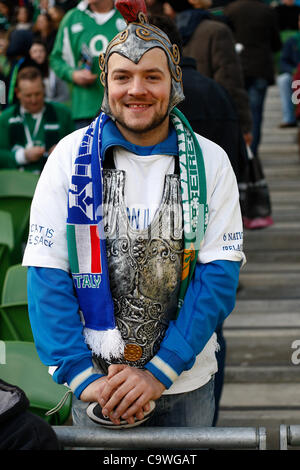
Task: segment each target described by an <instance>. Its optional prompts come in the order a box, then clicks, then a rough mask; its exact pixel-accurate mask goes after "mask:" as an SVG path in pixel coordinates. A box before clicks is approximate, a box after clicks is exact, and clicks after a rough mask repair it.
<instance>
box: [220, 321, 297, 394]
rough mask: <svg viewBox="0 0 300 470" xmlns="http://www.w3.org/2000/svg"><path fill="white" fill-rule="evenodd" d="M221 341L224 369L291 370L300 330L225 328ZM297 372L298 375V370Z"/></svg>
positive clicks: (295, 359)
mask: <svg viewBox="0 0 300 470" xmlns="http://www.w3.org/2000/svg"><path fill="white" fill-rule="evenodd" d="M224 337H225V340H226V364H227V365H234V366H248V367H250V366H251V367H252V366H266V367H269V366H272V365H277V366H283V367H290V366H291V365H294V364H293V363H295V364H296V363H297V362H298V359H299V357H300V352H299V346H300V327H293V326H291V327H290V328H288V327H285V328H283V327H282V328H261V327H258V328H245V329H241V328H238V329H233V328H228V329H227V328H226V327H224ZM298 369H299V373H300V366H298ZM299 395H300V394H299Z"/></svg>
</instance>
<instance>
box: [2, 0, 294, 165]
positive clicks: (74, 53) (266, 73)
mask: <svg viewBox="0 0 300 470" xmlns="http://www.w3.org/2000/svg"><path fill="white" fill-rule="evenodd" d="M113 3H114V2H113V0H101V1H100V0H83V1H82V0H81V1H79V0H17V1H12V0H0V80H1V82H0V85H1V86H0V106H1V111H3V110H5V109H6V108H7V107H9V106H10V105H12V104H14V103H16V101H17V96H16V82H17V77H18V73H19V72H20V70H21V69H22V68H24V67H28V66H34V67H37V68H38V69H39V70H40V71H41V74H42V77H43V82H44V86H45V99H46V100H51V101H54V102H60V103H64V104H66V105H67V106H69V107H70V108H71V110H72V119H73V120H74V123H75V127H81V126H84V125H86V124H88V123H89V122H90V121H91V120H92V119H93V117H94V116H95V115H96V114H97V111H98V109H100V105H101V98H102V94H101V90H100V91H99V84H98V81H97V77H98V76H99V74H98V72H97V70H96V68H98V64H97V57H94V56H96V55H99V54H98V53H99V52H101V48H102V49H103V48H104V45H106V44H107V41H108V40H109V39H110V38H109V34H108V32H107V28H111V30H112V31H111V34H112V37H113V35H114V34H116V33H117V32H118V29H120V28H118V26H117V27H116V24H113V23H110V16H109V15H108V16H107V18H106V17H105V14H107V13H106V12H107V11H109V10H110V4H111V6H112V8H113ZM101 4H102V5H103V8H104V9H103V11H104V12H105V13H101ZM146 4H147V8H148V12H149V13H151V14H152V15H163V16H166V17H168V18H171V19H172V21H174V23H175V24H176V27H177V28H178V30H179V32H180V35H181V39H182V46H183V52H184V55H186V56H189V57H192V58H194V59H195V60H196V67H197V70H198V72H200V73H201V74H202V75H204V76H206V77H209V78H211V79H213V80H215V81H216V82H217V83H218V84H220V85H221V86H222V87H223V88H224V89H225V90H226V91H227V92H228V94H229V96H230V98H231V99H232V102H233V104H234V106H235V110H236V112H237V115H238V118H239V121H240V126H241V130H242V133H243V136H244V139H245V142H246V144H247V146H248V147H249V148H251V150H252V152H253V153H254V154H255V155H256V154H257V153H258V146H259V142H260V129H261V125H262V119H263V105H264V99H265V95H266V91H267V88H268V86H269V85H272V84H274V83H275V80H276V81H277V84H278V86H279V90H280V97H281V101H282V122H281V123H279V126H280V127H281V128H285V127H294V126H296V125H297V115H298V114H299V112H298V111H297V109H296V107H295V104H294V103H293V101H292V98H291V97H292V93H293V89H292V86H293V85H292V84H293V80H294V74H295V73H296V71H297V67H298V62H299V59H300V52H299V50H300V40H299V37H298V36H299V33H298V18H299V13H300V0H277V2H270V1H269V0H233V1H230V0H183V1H180V2H178V1H172V0H171V1H169V2H164V1H163V0H146ZM99 5H100V6H99ZM94 7H95V11H94ZM72 9H73V10H74V9H75V10H78V11H80V12H82V13H88V14H89V12H90V13H92V14H95V15H96V17H95V18H94V21H95V27H94V31H93V32H92V33H91V34H92V35H94V38H95V41H94V43H93V44H94V45H95V44H96V42H97V41H96V40H98V39H99V40H100V37H101V41H102V43H101V46H100V47H98V46H97V47H98V49H97V48H95V51H96V52H97V54H96V53H95V51H91V50H90V47H89V46H90V44H91V43H90V44H89V46H88V45H87V44H83V43H82V41H81V42H80V41H79V40H77V38H78V37H79V36H83V32H81V31H77V30H76V28H77V27H79V29H80V28H82V27H83V28H85V24H84V23H82V24H81V23H80V22H79V23H76V21H78V20H77V19H76V17H75V16H74V15H72V14H71V12H70V10H72ZM97 15H98V17H97ZM101 15H102V16H101ZM208 20H209V21H208ZM62 22H63V24H62ZM80 24H81V26H80ZM119 24H120V25H121V23H119ZM78 25H79V26H78ZM82 25H83V26H82ZM104 28H106V29H105V30H104ZM67 30H68V31H67ZM102 30H103V31H104V32H103V34H102V36H103V37H102V36H101V33H102ZM66 31H67V32H66ZM99 34H100V35H99ZM74 38H76V39H74ZM103 38H104V39H103ZM76 41H77V42H76ZM59 42H60V44H59ZM75 42H76V44H75ZM86 42H87V41H85V43H86ZM98 42H99V41H98ZM55 44H56V47H54V45H55ZM84 47H85V49H84ZM76 48H77V50H75V49H76ZM93 63H94V65H93ZM95 64H96V65H95ZM71 69H72V70H71ZM74 72H75V73H74ZM83 88H85V91H86V93H83V91H82V90H83ZM79 89H80V90H81V93H80V92H79V91H78V90H79ZM97 94H98V95H97ZM89 97H91V98H90V99H89ZM87 108H90V112H88V111H86V109H87ZM1 165H3V160H2V163H1Z"/></svg>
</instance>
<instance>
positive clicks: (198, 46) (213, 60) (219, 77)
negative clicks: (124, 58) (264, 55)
mask: <svg viewBox="0 0 300 470" xmlns="http://www.w3.org/2000/svg"><path fill="white" fill-rule="evenodd" d="M168 4H169V6H170V7H171V9H173V15H175V21H176V24H177V27H178V29H179V32H180V34H181V36H182V39H183V52H184V54H185V55H186V56H188V57H193V58H194V59H195V60H196V62H197V70H198V71H199V72H200V73H201V74H202V75H204V76H205V77H208V78H212V79H214V80H215V81H216V82H217V83H219V85H222V86H223V87H224V88H225V90H227V92H228V93H229V95H230V96H231V98H232V101H233V103H234V105H235V109H236V112H237V114H238V117H239V120H240V126H241V129H242V132H243V134H244V139H245V142H246V143H247V144H249V143H250V142H251V139H252V135H251V131H252V118H251V111H250V108H249V102H248V96H247V93H246V90H245V88H244V80H243V73H242V68H241V64H240V60H239V56H238V54H237V53H236V50H235V43H234V39H233V35H232V32H231V30H230V28H229V27H228V26H227V25H226V24H225V23H223V22H221V21H216V19H215V18H214V17H213V16H212V14H211V13H210V12H209V11H208V10H209V8H210V7H211V6H212V1H211V0H181V1H180V2H178V1H176V0H170V1H169V2H168Z"/></svg>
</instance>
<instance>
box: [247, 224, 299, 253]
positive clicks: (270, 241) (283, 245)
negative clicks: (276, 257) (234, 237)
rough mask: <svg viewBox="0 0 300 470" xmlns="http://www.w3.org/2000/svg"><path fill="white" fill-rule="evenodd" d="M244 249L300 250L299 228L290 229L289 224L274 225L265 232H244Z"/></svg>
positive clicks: (264, 230)
mask: <svg viewBox="0 0 300 470" xmlns="http://www.w3.org/2000/svg"><path fill="white" fill-rule="evenodd" d="M244 249H245V252H246V254H247V250H249V251H253V250H258V251H262V250H265V251H277V250H284V251H286V250H287V249H289V250H296V251H298V250H299V249H300V236H299V229H298V228H295V229H293V228H289V225H288V223H287V224H285V225H284V226H281V227H277V224H274V225H273V226H271V227H268V228H266V229H263V230H246V231H245V232H244Z"/></svg>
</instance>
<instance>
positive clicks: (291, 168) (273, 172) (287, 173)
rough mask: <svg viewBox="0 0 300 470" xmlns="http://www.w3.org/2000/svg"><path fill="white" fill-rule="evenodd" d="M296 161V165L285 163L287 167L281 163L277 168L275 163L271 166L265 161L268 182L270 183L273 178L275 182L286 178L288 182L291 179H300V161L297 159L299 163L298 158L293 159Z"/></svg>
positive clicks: (264, 166)
mask: <svg viewBox="0 0 300 470" xmlns="http://www.w3.org/2000/svg"><path fill="white" fill-rule="evenodd" d="M294 160H295V163H293V164H291V163H288V162H285V165H282V163H280V164H279V165H277V166H276V164H274V161H272V162H271V163H270V164H268V162H267V161H266V162H265V161H263V168H264V174H265V177H266V179H267V181H269V180H270V179H271V178H272V179H273V180H275V179H278V178H280V179H282V178H285V179H286V180H289V178H292V179H294V178H300V159H299V158H298V157H297V162H296V158H295V159H293V162H294Z"/></svg>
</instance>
